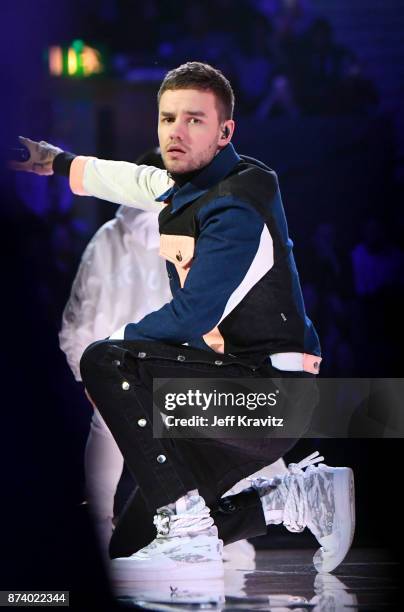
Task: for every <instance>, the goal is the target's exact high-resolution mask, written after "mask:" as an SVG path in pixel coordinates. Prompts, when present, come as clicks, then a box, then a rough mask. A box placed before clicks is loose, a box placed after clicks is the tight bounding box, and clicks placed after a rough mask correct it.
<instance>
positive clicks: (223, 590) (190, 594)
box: [115, 549, 399, 612]
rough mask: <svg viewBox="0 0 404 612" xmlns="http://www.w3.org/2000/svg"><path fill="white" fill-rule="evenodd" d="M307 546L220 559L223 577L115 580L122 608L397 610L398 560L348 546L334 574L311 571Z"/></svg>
mask: <svg viewBox="0 0 404 612" xmlns="http://www.w3.org/2000/svg"><path fill="white" fill-rule="evenodd" d="M313 553H314V551H310V550H259V551H257V554H256V559H255V561H251V560H250V561H248V562H244V563H243V562H240V561H238V562H234V563H233V562H226V563H225V577H224V580H210V581H203V580H200V581H198V580H195V581H194V582H193V583H192V584H189V583H187V582H175V583H174V582H161V581H153V582H152V581H151V582H150V583H136V582H133V583H130V582H126V583H119V584H116V585H115V593H116V596H117V598H118V601H119V602H120V603H121V604H123V607H130V608H132V609H138V610H153V611H156V612H163V611H165V612H169V611H170V612H173V611H182V612H186V611H188V610H216V611H230V610H232V611H239V610H244V611H255V610H274V611H275V612H282V610H295V611H296V610H314V611H315V612H340V611H343V610H344V611H346V612H348V611H352V610H358V611H364V610H366V611H375V612H377V611H379V610H380V611H382V610H394V611H395V610H398V609H399V608H398V597H399V593H398V586H399V585H398V569H399V566H398V564H397V563H396V562H395V561H394V560H393V559H392V558H391V557H390V555H389V553H388V552H386V551H383V550H380V549H353V550H351V551H350V553H349V554H348V556H347V557H346V559H345V561H344V563H342V564H341V565H340V566H339V567H338V568H337V570H336V571H335V572H333V573H332V574H317V573H316V572H315V570H314V567H313V565H312V563H311V559H312V556H313Z"/></svg>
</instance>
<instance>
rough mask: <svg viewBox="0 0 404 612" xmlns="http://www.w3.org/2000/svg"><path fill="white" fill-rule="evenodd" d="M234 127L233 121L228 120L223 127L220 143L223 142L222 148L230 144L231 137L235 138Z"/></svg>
mask: <svg viewBox="0 0 404 612" xmlns="http://www.w3.org/2000/svg"><path fill="white" fill-rule="evenodd" d="M234 127H235V124H234V121H233V119H228V120H227V121H226V122H225V123H224V124H223V126H222V128H221V130H222V133H221V136H220V141H221V142H220V144H221V145H222V146H223V145H227V144H228V143H229V142H230V140H231V137H232V136H233V132H234Z"/></svg>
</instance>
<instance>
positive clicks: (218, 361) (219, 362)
mask: <svg viewBox="0 0 404 612" xmlns="http://www.w3.org/2000/svg"><path fill="white" fill-rule="evenodd" d="M215 365H223V361H220V359H217V360H216V361H215Z"/></svg>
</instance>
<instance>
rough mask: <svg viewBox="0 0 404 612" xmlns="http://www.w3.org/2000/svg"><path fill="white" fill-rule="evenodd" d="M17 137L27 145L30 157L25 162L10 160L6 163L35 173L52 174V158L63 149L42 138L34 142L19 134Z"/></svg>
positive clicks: (12, 167) (11, 166) (17, 168)
mask: <svg viewBox="0 0 404 612" xmlns="http://www.w3.org/2000/svg"><path fill="white" fill-rule="evenodd" d="M18 139H19V141H20V142H21V144H23V145H24V146H25V147H27V149H28V151H29V154H30V157H29V159H27V161H25V162H17V161H10V162H9V164H8V165H9V168H11V169H12V170H22V171H24V172H35V174H41V175H42V176H50V175H51V174H53V168H52V164H53V160H54V159H55V157H56V155H59V153H63V149H60V148H59V147H55V146H54V145H51V144H49V143H48V142H45V141H44V140H41V142H35V141H34V140H30V139H29V138H24V136H19V137H18Z"/></svg>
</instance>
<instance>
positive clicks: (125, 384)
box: [122, 380, 130, 391]
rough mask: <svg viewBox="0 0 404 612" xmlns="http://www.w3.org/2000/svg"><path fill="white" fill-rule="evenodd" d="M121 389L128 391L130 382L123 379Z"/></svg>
mask: <svg viewBox="0 0 404 612" xmlns="http://www.w3.org/2000/svg"><path fill="white" fill-rule="evenodd" d="M122 389H123V390H124V391H128V389H130V384H129V383H128V381H127V380H124V381H123V383H122Z"/></svg>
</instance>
